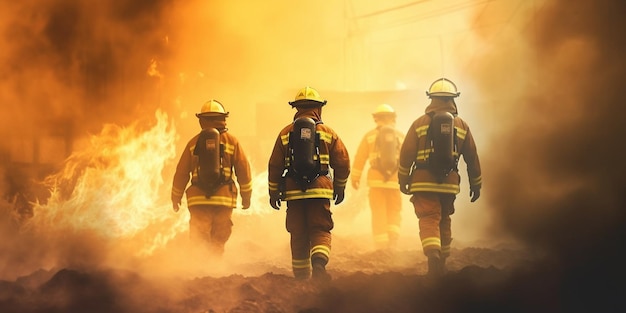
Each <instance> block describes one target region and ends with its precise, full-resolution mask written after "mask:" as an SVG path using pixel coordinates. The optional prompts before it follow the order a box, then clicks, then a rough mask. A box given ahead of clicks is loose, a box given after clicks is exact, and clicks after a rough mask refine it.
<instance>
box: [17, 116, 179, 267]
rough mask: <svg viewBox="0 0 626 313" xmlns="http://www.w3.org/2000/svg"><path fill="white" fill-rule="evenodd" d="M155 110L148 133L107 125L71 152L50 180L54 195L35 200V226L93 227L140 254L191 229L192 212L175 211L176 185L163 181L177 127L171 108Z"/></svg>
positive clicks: (149, 253) (89, 228) (103, 236)
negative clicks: (41, 201) (172, 200)
mask: <svg viewBox="0 0 626 313" xmlns="http://www.w3.org/2000/svg"><path fill="white" fill-rule="evenodd" d="M155 115H156V120H157V123H156V125H155V126H154V127H152V128H151V129H149V130H147V131H145V132H141V131H139V130H137V127H136V125H133V126H131V127H126V128H123V127H118V126H115V125H106V126H105V127H104V129H103V130H102V132H101V133H100V134H99V135H98V136H93V137H92V138H91V141H90V145H89V147H87V148H86V149H84V150H83V151H79V152H76V153H74V154H73V155H72V156H70V157H69V158H68V159H67V160H66V162H65V167H64V168H63V169H62V170H61V171H60V172H58V173H56V174H54V175H51V176H49V177H47V178H46V180H45V181H44V184H45V185H46V186H48V187H49V188H50V191H51V195H50V198H49V199H48V201H47V202H46V204H45V205H42V204H36V205H35V216H34V217H33V219H32V220H31V221H30V222H29V223H30V226H31V227H36V228H39V229H45V230H46V231H55V230H56V231H68V230H69V231H91V232H93V233H95V234H96V235H98V236H100V237H101V238H104V239H107V242H111V243H112V244H113V243H118V244H123V245H124V246H125V247H126V248H130V249H132V251H133V253H135V255H138V256H147V255H151V254H152V253H153V252H154V251H155V250H156V249H158V248H160V247H162V246H164V245H165V244H167V242H169V241H170V240H171V239H173V238H174V237H175V236H176V235H177V234H178V233H180V232H182V231H184V230H186V227H187V221H188V219H189V213H188V212H180V213H179V214H175V213H174V212H173V211H172V209H171V204H170V203H169V192H170V189H169V188H170V185H169V184H166V185H164V181H163V170H164V167H165V165H166V164H167V163H168V161H170V160H172V159H173V158H174V157H175V155H176V152H175V140H176V137H177V135H176V131H175V129H174V127H168V126H169V125H168V117H167V114H166V113H163V112H160V111H157V112H156V113H155ZM113 239H115V240H113Z"/></svg>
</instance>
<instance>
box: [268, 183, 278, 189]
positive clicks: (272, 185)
mask: <svg viewBox="0 0 626 313" xmlns="http://www.w3.org/2000/svg"><path fill="white" fill-rule="evenodd" d="M267 185H268V186H269V187H270V188H277V187H278V183H275V182H268V183H267Z"/></svg>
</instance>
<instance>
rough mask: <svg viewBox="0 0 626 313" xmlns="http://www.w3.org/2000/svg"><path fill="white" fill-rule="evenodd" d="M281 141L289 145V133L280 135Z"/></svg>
mask: <svg viewBox="0 0 626 313" xmlns="http://www.w3.org/2000/svg"><path fill="white" fill-rule="evenodd" d="M280 141H281V142H282V143H283V146H287V145H288V144H289V133H286V134H284V135H282V136H280Z"/></svg>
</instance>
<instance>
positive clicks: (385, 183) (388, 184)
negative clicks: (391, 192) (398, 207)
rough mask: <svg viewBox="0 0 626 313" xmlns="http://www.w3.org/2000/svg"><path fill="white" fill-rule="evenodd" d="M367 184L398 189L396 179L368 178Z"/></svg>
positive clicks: (374, 186)
mask: <svg viewBox="0 0 626 313" xmlns="http://www.w3.org/2000/svg"><path fill="white" fill-rule="evenodd" d="M367 185H368V186H370V187H373V188H386V189H398V182H397V181H395V180H388V181H382V180H368V181H367Z"/></svg>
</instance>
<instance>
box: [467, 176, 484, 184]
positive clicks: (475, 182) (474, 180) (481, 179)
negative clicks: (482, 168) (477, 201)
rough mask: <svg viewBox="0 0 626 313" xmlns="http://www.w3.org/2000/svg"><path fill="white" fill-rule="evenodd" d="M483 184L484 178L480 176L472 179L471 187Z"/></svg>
mask: <svg viewBox="0 0 626 313" xmlns="http://www.w3.org/2000/svg"><path fill="white" fill-rule="evenodd" d="M482 183H483V178H482V176H478V177H476V178H472V179H470V185H471V186H477V185H480V184H482Z"/></svg>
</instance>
